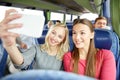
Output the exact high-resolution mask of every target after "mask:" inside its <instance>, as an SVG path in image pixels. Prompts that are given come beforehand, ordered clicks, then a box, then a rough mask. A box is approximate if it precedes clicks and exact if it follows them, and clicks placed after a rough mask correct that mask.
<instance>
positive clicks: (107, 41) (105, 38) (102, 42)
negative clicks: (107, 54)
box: [94, 29, 112, 50]
mask: <svg viewBox="0 0 120 80" xmlns="http://www.w3.org/2000/svg"><path fill="white" fill-rule="evenodd" d="M94 42H95V47H96V48H99V49H108V50H110V48H111V46H112V37H111V32H110V30H106V29H95V36H94Z"/></svg>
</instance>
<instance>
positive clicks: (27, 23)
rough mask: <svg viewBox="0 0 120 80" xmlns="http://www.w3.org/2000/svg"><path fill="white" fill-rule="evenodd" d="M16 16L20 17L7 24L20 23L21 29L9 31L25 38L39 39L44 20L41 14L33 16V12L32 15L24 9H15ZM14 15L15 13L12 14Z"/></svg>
mask: <svg viewBox="0 0 120 80" xmlns="http://www.w3.org/2000/svg"><path fill="white" fill-rule="evenodd" d="M17 11H18V14H22V17H21V18H19V19H15V20H13V21H11V22H10V23H9V24H14V23H22V24H23V26H22V27H21V28H16V29H11V30H9V31H11V32H15V33H18V34H23V35H26V36H31V37H35V38H39V37H40V36H41V35H42V31H43V27H44V22H45V18H44V16H43V15H41V14H35V13H34V10H31V11H33V14H31V13H30V12H28V11H27V10H26V9H20V8H19V9H17ZM12 14H16V13H12Z"/></svg>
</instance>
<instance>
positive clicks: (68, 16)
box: [66, 14, 71, 22]
mask: <svg viewBox="0 0 120 80" xmlns="http://www.w3.org/2000/svg"><path fill="white" fill-rule="evenodd" d="M67 21H71V15H70V14H66V22H67Z"/></svg>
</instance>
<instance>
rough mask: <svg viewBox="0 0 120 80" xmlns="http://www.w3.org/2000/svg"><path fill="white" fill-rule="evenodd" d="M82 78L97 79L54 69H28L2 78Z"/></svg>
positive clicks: (15, 79) (14, 79) (66, 79)
mask: <svg viewBox="0 0 120 80" xmlns="http://www.w3.org/2000/svg"><path fill="white" fill-rule="evenodd" d="M56 74H57V75H56ZM64 75H65V76H64ZM82 79H83V80H96V79H94V78H91V77H87V76H83V75H77V74H74V73H68V72H64V71H53V70H27V71H22V72H18V73H15V74H11V75H8V76H5V77H3V78H2V79H1V80H82Z"/></svg>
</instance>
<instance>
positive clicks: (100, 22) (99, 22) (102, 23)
mask: <svg viewBox="0 0 120 80" xmlns="http://www.w3.org/2000/svg"><path fill="white" fill-rule="evenodd" d="M94 28H102V29H108V30H110V27H109V26H107V19H106V18H105V17H103V16H100V17H98V18H96V19H95V23H94Z"/></svg>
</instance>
